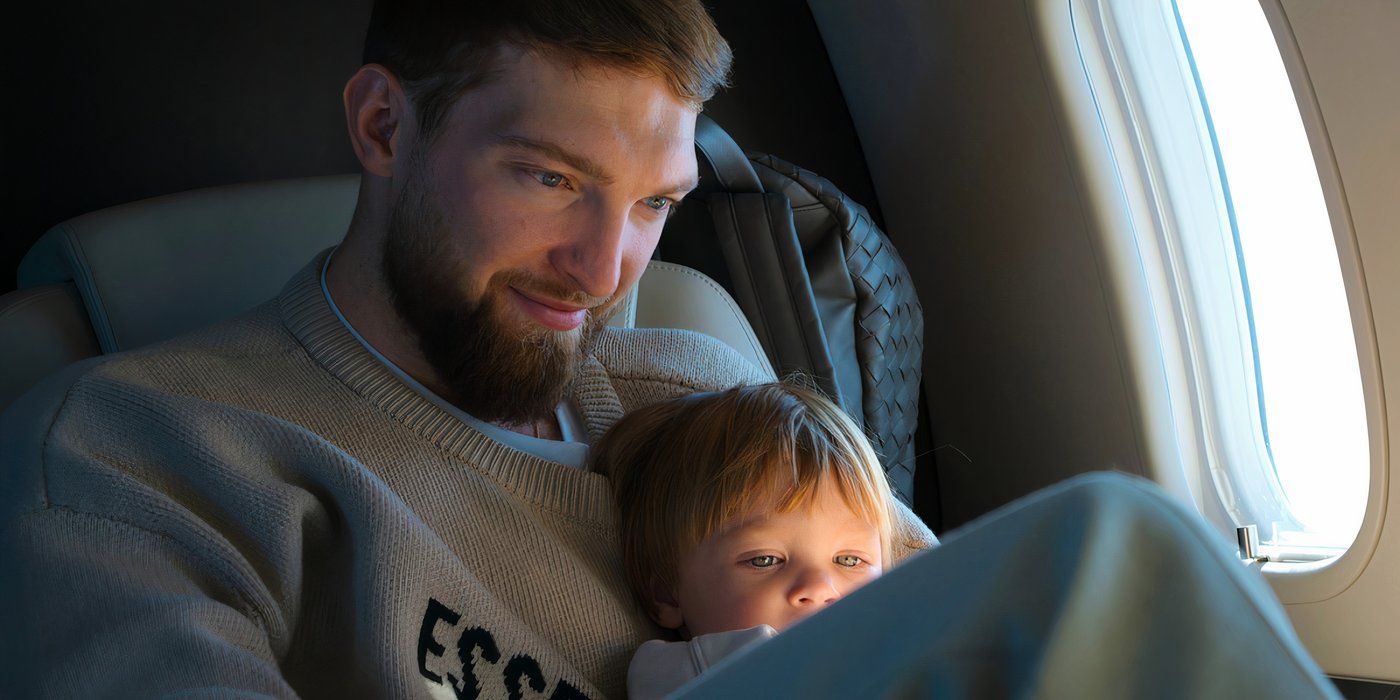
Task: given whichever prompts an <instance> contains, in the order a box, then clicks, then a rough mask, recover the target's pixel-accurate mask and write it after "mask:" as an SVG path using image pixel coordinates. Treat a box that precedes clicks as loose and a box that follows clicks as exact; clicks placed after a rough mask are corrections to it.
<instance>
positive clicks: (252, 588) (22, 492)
mask: <svg viewBox="0 0 1400 700" xmlns="http://www.w3.org/2000/svg"><path fill="white" fill-rule="evenodd" d="M78 383H81V381H79V382H78ZM75 391H76V390H74V389H72V388H71V387H69V386H65V385H63V384H62V383H59V384H58V385H54V386H49V387H41V391H40V392H38V394H37V395H31V396H27V397H26V400H25V401H23V402H21V403H20V404H16V406H15V407H14V410H11V411H9V412H7V413H6V415H5V419H4V421H3V425H0V428H2V430H0V464H3V466H4V469H3V472H4V474H3V480H0V487H3V488H0V561H3V562H4V565H3V567H0V658H4V659H5V663H4V664H0V667H3V670H0V696H3V697H17V698H18V697H25V698H48V697H161V696H165V695H168V694H189V693H193V694H195V695H201V696H203V695H206V694H208V695H216V696H219V697H294V696H295V693H294V692H293V690H292V689H291V688H290V687H289V685H288V684H287V682H286V681H285V680H284V679H283V678H282V674H281V672H280V671H279V667H278V663H277V657H276V654H275V653H274V650H273V647H274V645H275V644H276V642H275V639H274V635H273V634H270V632H269V630H270V629H275V628H278V627H279V622H278V621H277V620H276V619H269V618H270V617H272V616H274V615H275V612H272V613H269V611H275V610H276V606H275V605H271V604H268V602H267V601H270V600H271V599H272V597H271V595H270V593H269V592H268V590H267V589H266V587H264V586H263V585H262V583H261V581H260V579H259V577H258V576H256V575H253V574H252V573H251V571H252V569H251V567H248V566H246V563H245V562H240V561H239V555H238V554H237V552H238V549H237V548H236V547H235V546H233V545H232V544H231V543H230V541H229V538H227V537H226V536H224V534H223V533H221V532H220V531H219V530H218V528H216V527H214V526H212V525H210V524H208V523H207V522H206V521H205V519H204V518H201V517H199V516H197V515H194V514H193V513H192V512H191V511H190V509H189V507H188V505H189V504H188V502H186V503H181V499H180V497H178V496H175V495H172V494H178V493H180V492H181V491H182V490H184V491H190V490H197V489H198V488H199V487H198V486H193V487H192V486H191V485H190V484H188V483H186V484H180V483H178V479H177V478H174V472H175V471H176V470H178V469H182V468H183V469H189V470H191V471H196V472H197V470H199V469H200V468H201V467H204V466H206V465H205V464H201V462H202V461H203V462H207V461H209V459H208V455H203V456H201V455H199V454H197V453H198V452H199V451H200V449H199V448H197V447H194V446H192V445H190V444H181V443H179V442H178V441H171V440H162V438H163V437H168V435H163V434H162V433H163V432H164V431H162V430H161V429H160V425H161V424H162V423H165V424H166V425H167V426H168V425H170V424H171V423H178V421H169V419H168V417H159V416H158V415H157V414H155V413H154V412H151V411H149V409H150V407H149V406H144V407H141V406H137V405H133V404H134V403H135V402H131V403H128V405H126V406H123V407H122V408H125V409H128V410H126V411H117V410H114V409H115V408H116V407H115V406H113V405H112V402H110V401H94V400H91V399H92V397H88V399H85V400H80V401H73V400H71V396H72V395H73V394H74V393H75ZM125 398H126V399H127V400H128V401H130V400H131V398H132V397H125ZM74 404H78V405H77V406H75V405H74ZM119 414H121V415H125V416H127V417H128V421H125V422H124V421H122V420H121V419H114V418H113V417H114V416H117V415H119ZM135 436H139V437H135ZM142 439H146V440H150V441H152V442H156V443H159V444H161V445H162V449H161V450H160V451H159V454H153V453H152V454H145V455H138V454H135V453H133V452H132V450H131V449H130V446H131V445H132V444H133V443H137V442H140V441H142ZM186 500H187V501H188V499H186ZM255 598H256V599H259V600H254V599H255Z"/></svg>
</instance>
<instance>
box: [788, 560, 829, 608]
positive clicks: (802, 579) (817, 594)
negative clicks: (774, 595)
mask: <svg viewBox="0 0 1400 700" xmlns="http://www.w3.org/2000/svg"><path fill="white" fill-rule="evenodd" d="M840 597H841V590H840V589H839V588H837V586H836V579H835V577H834V576H832V575H831V573H830V572H826V571H821V570H815V569H813V570H808V571H803V572H801V573H799V574H798V577H797V578H796V579H795V580H794V581H793V585H792V589H791V590H789V591H788V602H789V603H790V604H792V605H793V606H794V607H800V608H809V607H822V606H825V605H830V604H832V603H834V602H836V601H837V600H838V599H839V598H840Z"/></svg>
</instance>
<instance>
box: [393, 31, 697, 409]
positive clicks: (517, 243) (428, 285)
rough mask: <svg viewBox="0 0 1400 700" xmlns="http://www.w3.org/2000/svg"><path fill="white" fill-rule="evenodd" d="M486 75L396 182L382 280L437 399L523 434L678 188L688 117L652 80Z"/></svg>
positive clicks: (690, 125) (619, 293)
mask: <svg viewBox="0 0 1400 700" xmlns="http://www.w3.org/2000/svg"><path fill="white" fill-rule="evenodd" d="M499 67H500V69H501V72H500V74H499V75H497V76H496V77H495V79H494V80H492V81H490V82H489V83H488V84H487V85H485V86H482V87H480V88H477V89H475V90H472V91H471V92H469V93H467V94H466V95H465V96H463V97H462V98H461V99H460V100H458V102H457V104H456V105H455V106H454V107H453V108H452V109H451V111H450V112H449V113H448V115H447V117H446V119H445V121H444V123H443V126H442V127H441V129H440V131H439V132H438V134H437V135H436V138H435V139H433V140H432V141H430V142H427V143H419V144H417V145H416V147H415V148H414V149H413V153H412V155H411V156H410V157H409V158H408V159H406V160H407V162H405V163H404V165H403V166H402V167H401V169H400V171H399V172H398V173H396V174H398V175H401V176H402V180H403V183H402V185H401V186H400V188H399V192H398V196H397V198H396V201H395V204H394V208H393V211H392V214H391V220H390V223H389V233H388V237H387V239H386V242H385V251H384V274H385V280H386V282H387V284H388V286H389V289H390V291H391V292H392V293H393V296H394V304H395V308H396V310H397V311H398V313H399V315H400V316H401V317H402V318H403V319H404V321H405V322H406V323H407V324H408V326H409V328H410V329H411V330H412V331H413V332H414V333H415V334H416V335H417V336H418V340H419V344H420V348H421V350H422V352H423V355H424V357H425V359H426V360H427V361H428V362H429V364H431V365H432V367H433V369H434V370H435V371H436V372H437V374H438V375H439V377H438V378H439V379H440V380H441V382H442V383H443V385H445V386H446V387H447V389H448V391H449V393H450V395H449V396H447V397H445V398H447V399H449V400H451V401H452V402H453V403H455V404H457V405H458V406H459V407H461V408H462V409H463V410H465V411H467V412H468V413H470V414H472V415H474V416H476V417H478V418H481V419H483V420H489V421H500V422H505V423H525V422H528V421H530V420H533V419H536V418H539V417H542V416H545V415H548V414H549V413H550V411H552V409H553V408H554V406H555V405H557V404H558V402H559V401H560V400H561V399H562V397H563V395H564V392H565V390H566V389H567V387H568V384H569V382H570V381H571V380H572V378H573V376H574V374H575V372H576V370H577V366H578V363H579V361H580V359H581V358H582V357H583V356H584V355H585V354H586V353H588V352H589V351H591V349H592V348H591V346H592V342H593V340H594V339H595V337H596V335H597V333H598V332H599V330H601V328H602V326H603V325H604V324H605V322H606V320H607V316H608V315H609V313H610V312H611V311H612V310H613V308H614V307H615V305H616V304H617V303H619V302H620V301H621V300H622V299H623V297H624V296H625V294H626V293H627V291H628V290H629V289H630V288H631V286H632V285H633V284H634V283H635V282H636V281H637V278H638V277H640V276H641V274H642V272H643V271H644V270H645V268H646V263H647V260H648V259H649V258H650V257H651V253H652V251H653V250H654V249H655V247H656V243H657V239H658V238H659V236H660V235H661V228H662V225H663V224H664V223H665V220H666V217H667V215H668V214H669V210H670V208H671V207H672V206H674V204H675V202H676V201H678V200H679V199H680V198H681V197H683V196H684V195H685V194H686V193H687V192H688V191H690V190H691V189H693V188H694V186H695V179H696V165H695V153H694V145H693V143H694V131H695V111H694V110H693V109H691V107H690V106H689V105H688V104H687V103H686V102H684V101H682V100H681V99H679V98H677V97H676V96H675V95H673V94H672V93H671V91H670V89H669V88H668V87H667V86H666V84H665V82H664V81H663V80H662V79H661V78H659V77H638V76H636V75H633V74H631V73H629V72H626V71H623V70H620V69H613V68H602V67H598V66H591V65H581V66H575V65H571V64H568V63H564V62H560V61H557V60H553V59H550V58H545V57H542V56H539V55H536V54H535V53H531V52H524V51H514V50H510V51H504V50H503V52H502V57H501V59H500V64H499Z"/></svg>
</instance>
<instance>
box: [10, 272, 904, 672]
mask: <svg viewBox="0 0 1400 700" xmlns="http://www.w3.org/2000/svg"><path fill="white" fill-rule="evenodd" d="M319 270H320V259H318V260H316V261H313V262H312V263H311V264H310V265H308V266H307V267H306V268H305V269H304V270H303V271H302V272H301V273H299V274H298V275H297V276H296V277H294V278H293V279H292V280H291V281H290V282H289V283H288V285H287V287H286V288H285V289H284V291H283V292H282V294H281V295H280V296H279V297H278V298H277V299H275V300H273V301H271V302H268V303H267V304H264V305H263V306H260V307H258V308H257V309H254V310H253V311H251V312H249V313H247V314H245V315H243V316H241V317H239V318H237V319H234V320H232V321H229V322H226V323H223V324H221V325H218V326H215V327H212V328H209V329H207V330H204V331H202V332H199V333H196V334H194V335H191V336H187V337H184V338H181V339H178V340H176V341H172V342H169V343H165V344H162V345H159V346H155V347H152V348H149V349H145V350H140V351H136V352H130V353H124V354H121V355H117V356H113V357H110V358H104V360H102V361H97V362H90V363H88V364H87V365H86V366H84V367H81V368H79V369H75V370H73V371H70V372H68V373H66V375H64V376H60V377H57V378H54V379H51V380H50V381H49V382H47V383H46V385H44V386H43V387H42V388H41V389H40V390H39V391H37V392H34V393H31V394H30V395H29V396H28V397H26V399H25V400H24V401H23V402H22V403H21V404H19V405H17V409H16V410H15V411H12V412H11V413H10V414H7V417H6V420H5V422H4V425H3V437H0V465H2V467H3V468H0V566H3V570H2V571H0V659H4V660H5V666H6V668H5V669H4V670H0V674H2V675H0V696H4V697H41V696H42V697H101V696H112V697H155V696H158V695H163V694H166V693H176V692H180V691H188V690H191V689H199V690H204V691H208V692H209V693H210V694H213V695H218V696H228V695H233V696H241V695H244V694H265V695H269V696H273V697H287V696H294V695H301V696H305V697H322V696H324V697H477V696H480V697H507V696H512V695H513V696H517V697H518V696H519V695H520V693H522V692H523V693H525V694H527V695H530V696H532V697H533V696H534V695H533V693H540V694H542V695H544V696H548V697H585V696H586V697H594V698H596V697H604V696H621V695H622V692H623V688H624V681H625V673H626V670H627V663H628V660H629V658H630V657H631V655H632V653H633V652H634V651H635V650H636V648H637V646H638V645H639V644H640V643H641V642H642V641H644V640H646V639H648V638H651V637H653V636H655V635H656V634H657V633H658V630H656V629H655V628H654V627H653V626H652V625H651V624H650V623H649V622H648V620H647V619H646V617H645V616H644V615H643V614H641V613H640V612H639V610H638V609H637V607H636V606H635V605H634V603H633V601H632V598H631V596H630V594H629V592H628V590H627V587H626V583H625V581H624V579H623V576H622V574H621V566H620V554H619V550H618V547H617V544H616V534H615V529H614V523H613V518H614V515H613V512H612V508H613V506H612V501H611V495H610V490H609V486H608V483H607V480H606V478H605V477H603V476H601V475H599V474H595V473H590V472H586V471H580V470H577V469H572V468H568V467H565V466H562V465H559V464H555V463H552V462H547V461H544V460H542V459H539V458H537V457H533V456H531V455H528V454H526V453H523V452H520V451H517V450H515V449H512V448H510V447H507V446H505V445H502V444H500V443H497V442H493V441H491V440H489V439H487V438H486V437H484V436H483V435H482V434H480V433H478V432H476V431H475V430H473V429H472V428H470V427H469V426H467V425H465V424H463V423H462V422H461V421H459V420H457V419H455V418H453V417H452V416H450V415H448V414H447V413H446V412H444V411H443V410H441V409H440V408H438V407H436V406H434V405H433V404H432V403H431V402H430V401H428V400H427V399H425V398H424V397H423V396H422V395H420V394H418V393H417V392H415V391H414V390H413V389H411V388H409V387H407V386H405V385H404V384H403V383H402V382H400V381H399V380H398V379H396V378H395V377H394V376H393V374H392V373H391V372H390V371H389V370H388V369H387V368H386V367H385V366H384V365H382V364H380V363H379V362H377V361H376V360H375V359H374V358H373V357H372V356H371V355H369V354H368V353H367V352H366V350H365V349H364V348H363V347H362V346H361V345H360V344H359V343H358V342H357V341H356V340H355V339H354V338H353V337H352V336H351V335H350V334H349V332H348V331H347V330H346V328H345V327H344V326H343V325H342V324H341V323H339V322H338V320H337V319H336V318H335V317H334V315H333V314H332V313H331V312H330V310H329V308H328V307H327V304H326V301H325V298H324V296H323V295H322V293H321V288H320V285H319V283H318V278H317V275H316V273H317V271H319ZM767 379H768V377H765V376H764V375H763V374H762V373H760V372H759V371H758V370H756V369H754V368H753V367H752V366H751V365H749V364H748V363H747V362H745V361H744V360H743V359H742V358H741V357H739V356H738V355H737V354H736V353H734V352H733V351H731V350H729V349H728V348H727V347H726V346H724V345H722V344H721V343H719V342H718V341H715V340H713V339H710V338H708V337H706V336H702V335H699V334H695V333H689V332H683V331H674V330H609V331H606V332H605V333H604V334H603V336H602V338H601V340H600V342H599V345H598V348H597V352H596V359H594V358H591V359H589V360H588V361H587V362H586V364H585V365H584V367H583V372H582V376H581V377H580V378H579V381H578V382H577V386H576V388H575V390H574V400H575V401H576V403H577V405H578V406H579V407H580V409H581V411H582V412H583V415H584V420H585V423H586V425H587V427H588V433H589V437H590V438H591V439H596V438H597V437H598V436H599V435H601V434H602V433H603V432H604V431H606V430H607V429H608V427H609V426H611V425H612V424H613V423H614V422H615V421H617V419H618V418H619V417H620V416H621V415H622V414H623V413H624V411H627V410H630V409H632V408H635V407H637V406H641V405H644V404H646V403H649V402H652V401H656V400H659V399H663V398H667V397H670V396H674V395H679V394H683V393H687V392H692V391H696V390H713V389H718V388H723V387H728V386H732V385H735V384H739V383H751V382H757V381H764V380H767ZM679 466H680V465H678V467H679ZM909 527H910V529H909V530H908V532H907V533H906V537H905V539H908V540H918V539H919V538H921V537H925V536H926V531H923V530H920V529H919V528H918V527H917V526H915V525H913V524H912V523H910V524H909ZM909 544H911V545H914V544H917V543H916V542H912V541H911V542H910V543H909Z"/></svg>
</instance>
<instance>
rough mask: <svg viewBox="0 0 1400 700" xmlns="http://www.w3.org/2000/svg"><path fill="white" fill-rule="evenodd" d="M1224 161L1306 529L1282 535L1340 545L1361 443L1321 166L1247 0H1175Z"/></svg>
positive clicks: (1276, 443)
mask: <svg viewBox="0 0 1400 700" xmlns="http://www.w3.org/2000/svg"><path fill="white" fill-rule="evenodd" d="M1177 8H1178V10H1179V12H1180V17H1181V21H1182V24H1183V25H1184V28H1185V32H1186V37H1187V39H1188V41H1189V45H1190V52H1191V54H1192V56H1193V58H1194V62H1195V67H1196V70H1197V72H1198V76H1199V79H1200V81H1201V86H1202V89H1203V91H1204V93H1205V102H1206V104H1207V109H1208V114H1209V120H1210V122H1211V123H1212V124H1213V127H1214V131H1215V136H1216V148H1218V150H1219V155H1220V159H1221V161H1222V164H1223V166H1224V170H1225V174H1224V175H1223V176H1222V179H1224V180H1226V182H1227V192H1228V201H1229V203H1230V204H1231V206H1232V208H1233V211H1234V216H1235V223H1236V226H1237V235H1238V236H1239V249H1240V253H1241V256H1242V258H1243V259H1242V261H1241V267H1242V271H1243V274H1242V276H1243V277H1245V278H1246V279H1247V284H1248V295H1249V299H1250V306H1251V310H1252V318H1253V326H1254V342H1255V351H1256V353H1257V356H1258V364H1259V375H1260V378H1261V380H1262V381H1261V385H1262V391H1261V393H1262V402H1261V404H1262V411H1261V414H1262V415H1261V418H1262V420H1261V423H1262V424H1263V425H1264V430H1265V439H1266V440H1267V444H1268V445H1269V451H1270V453H1271V456H1272V460H1273V465H1274V469H1275V471H1276V473H1277V475H1278V480H1279V483H1280V484H1281V485H1282V487H1283V490H1284V493H1285V495H1286V497H1287V499H1288V502H1289V504H1290V506H1291V510H1292V512H1293V515H1294V516H1295V517H1296V518H1297V519H1298V520H1299V521H1300V522H1301V523H1302V524H1303V526H1304V529H1305V530H1306V532H1278V533H1270V532H1269V531H1270V529H1271V528H1270V527H1269V524H1268V523H1259V525H1260V531H1261V534H1263V535H1264V536H1265V538H1266V540H1267V539H1270V535H1271V534H1272V535H1273V536H1272V538H1271V539H1273V541H1274V542H1276V543H1278V544H1304V545H1318V546H1332V547H1346V546H1349V545H1350V544H1351V542H1352V540H1353V539H1354V538H1355V536H1356V532H1357V530H1358V529H1359V527H1360V524H1361V517H1362V514H1363V511H1364V510H1365V505H1366V491H1367V487H1368V483H1369V481H1368V479H1369V463H1370V452H1369V447H1368V444H1367V431H1366V415H1365V405H1364V403H1363V399H1362V393H1361V376H1360V371H1359V369H1358V365H1357V355H1356V346H1355V340H1354V338H1353V335H1352V328H1351V316H1350V313H1349V312H1348V307H1347V300H1346V294H1345V291H1344V289H1343V286H1342V277H1341V271H1340V267H1339V265H1338V262H1337V251H1336V246H1335V243H1334V242H1333V239H1332V227H1331V223H1330V222H1329V220H1328V218H1327V211H1326V207H1325V205H1324V203H1323V198H1322V190H1321V186H1320V185H1319V183H1318V178H1317V171H1316V166H1315V164H1314V161H1313V157H1312V152H1311V151H1310V150H1309V147H1308V140H1307V136H1306V135H1305V133H1304V131H1303V125H1302V121H1301V119H1300V118H1299V116H1298V108H1297V105H1296V103H1295V101H1294V96H1293V91H1292V88H1291V87H1290V84H1289V81H1288V76H1287V74H1286V73H1285V72H1284V67H1283V63H1282V61H1281V60H1280V58H1279V53H1278V49H1277V47H1276V45H1275V43H1274V38H1273V35H1272V34H1271V33H1270V30H1269V26H1268V23H1267V21H1266V20H1265V18H1264V16H1263V13H1262V11H1261V10H1260V8H1259V3H1258V2H1257V1H1256V0H1177Z"/></svg>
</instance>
